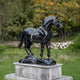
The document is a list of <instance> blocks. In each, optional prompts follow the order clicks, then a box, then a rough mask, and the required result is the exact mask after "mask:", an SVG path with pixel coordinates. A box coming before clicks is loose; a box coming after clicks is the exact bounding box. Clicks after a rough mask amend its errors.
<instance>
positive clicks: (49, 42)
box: [46, 41, 51, 60]
mask: <svg viewBox="0 0 80 80" xmlns="http://www.w3.org/2000/svg"><path fill="white" fill-rule="evenodd" d="M50 44H51V41H48V42H47V43H46V47H47V52H48V54H47V56H48V59H49V60H51V57H50Z"/></svg>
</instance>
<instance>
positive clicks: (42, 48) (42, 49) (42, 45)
mask: <svg viewBox="0 0 80 80" xmlns="http://www.w3.org/2000/svg"><path fill="white" fill-rule="evenodd" d="M43 51H44V43H41V54H40V56H41V60H44V58H43Z"/></svg>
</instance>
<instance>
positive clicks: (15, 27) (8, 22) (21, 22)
mask: <svg viewBox="0 0 80 80" xmlns="http://www.w3.org/2000/svg"><path fill="white" fill-rule="evenodd" d="M3 3H4V8H3V10H2V17H3V18H2V27H1V29H2V36H3V39H4V40H12V38H13V39H14V38H15V37H16V36H17V35H18V33H19V32H20V31H21V30H23V29H25V28H26V27H33V23H32V21H31V20H32V19H33V15H34V9H33V7H32V5H31V4H28V3H27V2H26V3H23V2H22V0H15V1H13V0H7V2H5V1H3ZM1 4H2V3H1ZM0 15H1V14H0ZM4 34H6V35H4ZM15 40H16V38H15Z"/></svg>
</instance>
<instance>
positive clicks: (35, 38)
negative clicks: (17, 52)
mask: <svg viewBox="0 0 80 80" xmlns="http://www.w3.org/2000/svg"><path fill="white" fill-rule="evenodd" d="M52 25H54V26H56V27H58V28H62V24H61V22H60V21H59V19H58V18H57V17H53V16H51V17H47V18H46V19H44V21H43V23H42V25H41V26H40V27H39V28H38V29H34V28H27V29H24V30H23V31H22V32H21V33H20V44H19V45H18V47H19V48H20V47H21V46H22V44H23V42H24V44H25V47H24V48H25V50H26V52H27V53H28V56H31V55H34V54H33V52H32V51H31V45H32V44H33V43H34V42H37V43H41V54H40V56H41V60H44V58H43V51H44V45H46V47H47V56H48V59H49V60H50V59H51V58H50V43H51V28H52ZM28 50H29V51H28ZM29 52H30V53H31V54H30V53H29Z"/></svg>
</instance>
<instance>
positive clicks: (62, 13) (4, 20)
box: [0, 0, 80, 41]
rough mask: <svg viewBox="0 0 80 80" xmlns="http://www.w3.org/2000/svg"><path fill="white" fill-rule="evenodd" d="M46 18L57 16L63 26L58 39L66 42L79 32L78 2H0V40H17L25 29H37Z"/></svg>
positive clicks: (76, 0)
mask: <svg viewBox="0 0 80 80" xmlns="http://www.w3.org/2000/svg"><path fill="white" fill-rule="evenodd" d="M48 16H57V17H58V18H59V19H60V20H61V22H62V24H63V26H64V29H63V31H61V32H60V30H58V29H57V28H55V27H54V26H53V28H52V32H53V33H58V36H57V37H58V38H59V39H61V40H67V39H68V37H70V36H72V35H73V34H74V33H75V32H78V31H79V30H80V0H0V40H1V41H11V40H12V41H13V40H17V38H18V34H19V32H20V31H22V30H23V29H25V28H29V27H32V28H38V27H39V26H40V25H41V24H42V21H43V20H44V19H45V18H46V17H48Z"/></svg>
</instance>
